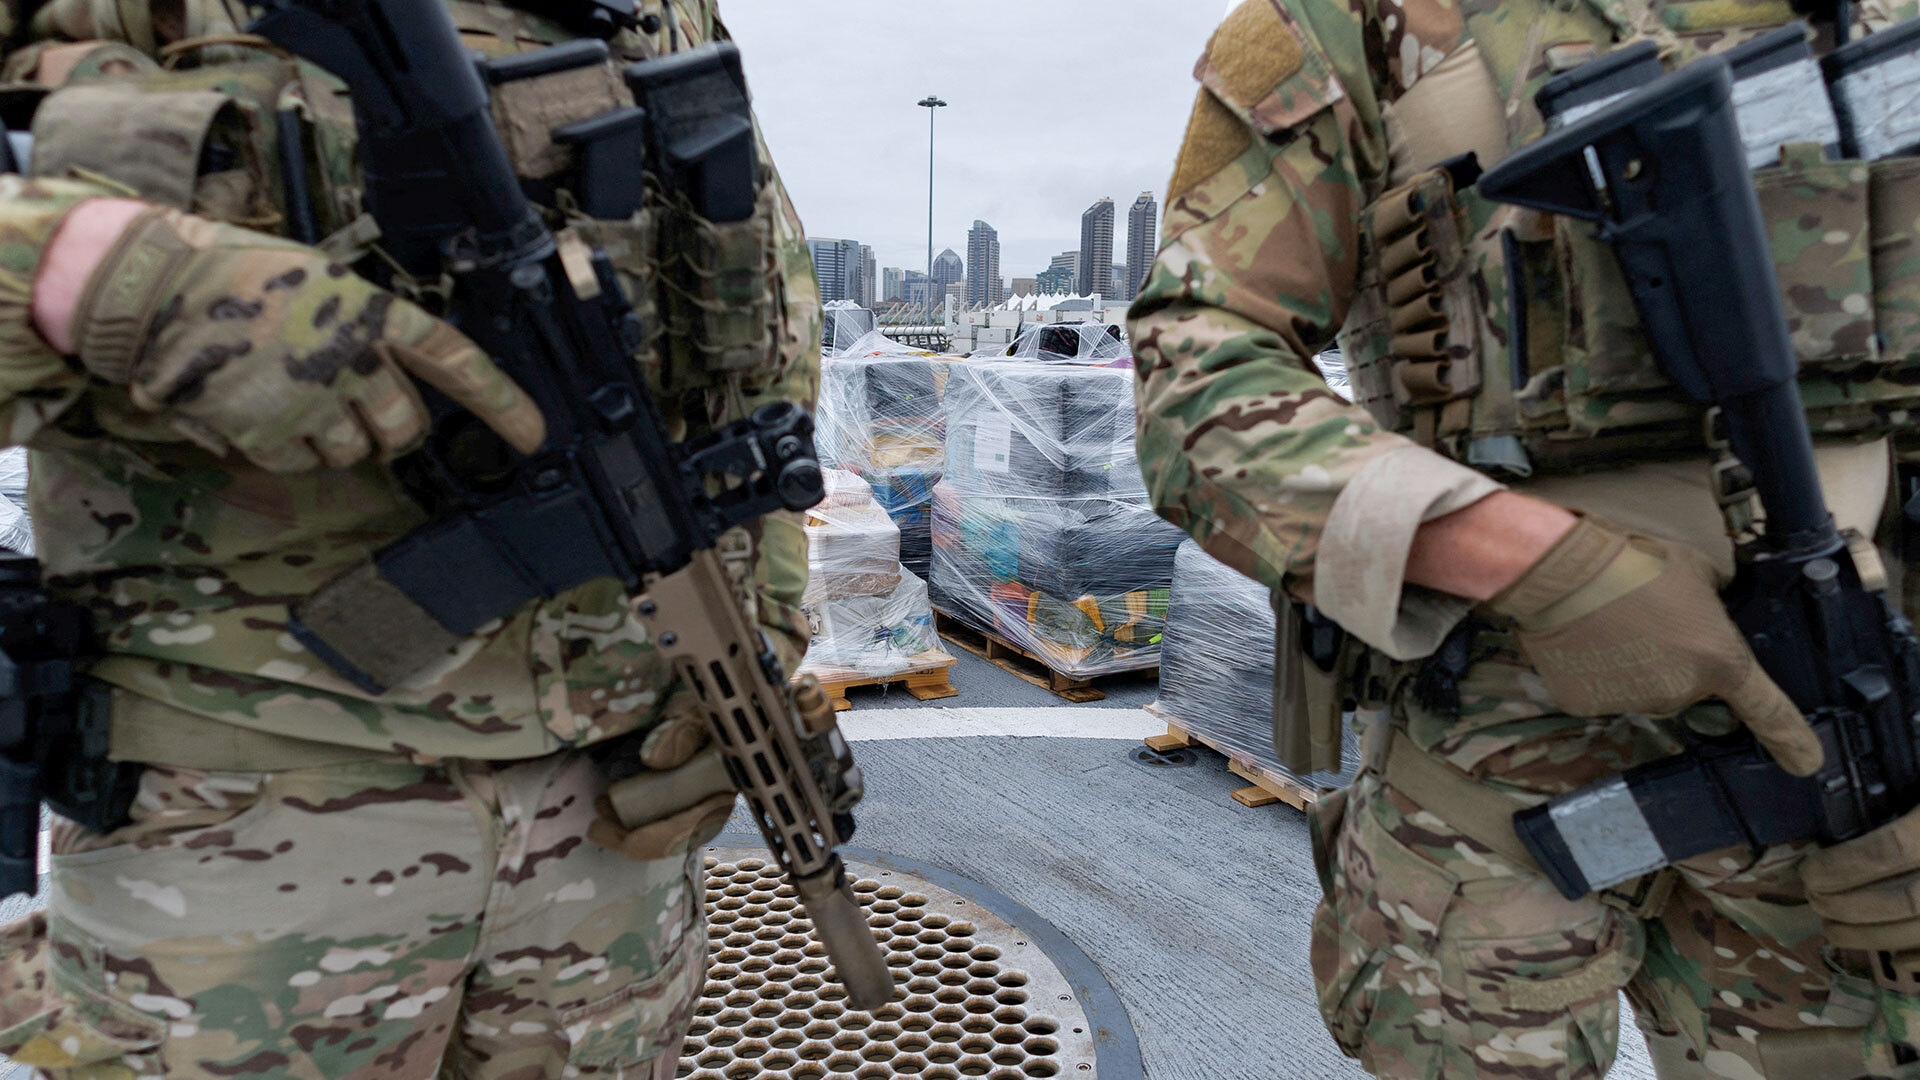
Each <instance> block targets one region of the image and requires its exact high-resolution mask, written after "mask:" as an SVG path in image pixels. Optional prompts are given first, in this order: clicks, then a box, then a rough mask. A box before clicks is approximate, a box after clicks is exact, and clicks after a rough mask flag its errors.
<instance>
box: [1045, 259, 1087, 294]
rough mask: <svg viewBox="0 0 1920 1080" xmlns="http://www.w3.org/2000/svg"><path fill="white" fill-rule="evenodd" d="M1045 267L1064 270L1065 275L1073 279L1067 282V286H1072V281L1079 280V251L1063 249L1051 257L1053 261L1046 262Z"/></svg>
mask: <svg viewBox="0 0 1920 1080" xmlns="http://www.w3.org/2000/svg"><path fill="white" fill-rule="evenodd" d="M1047 269H1049V270H1065V271H1066V272H1067V276H1068V277H1070V278H1072V279H1073V281H1069V282H1068V283H1067V286H1068V288H1072V286H1073V282H1074V281H1079V280H1080V253H1079V252H1078V251H1063V252H1061V253H1060V254H1058V255H1055V256H1054V257H1053V261H1052V262H1050V263H1048V264H1047Z"/></svg>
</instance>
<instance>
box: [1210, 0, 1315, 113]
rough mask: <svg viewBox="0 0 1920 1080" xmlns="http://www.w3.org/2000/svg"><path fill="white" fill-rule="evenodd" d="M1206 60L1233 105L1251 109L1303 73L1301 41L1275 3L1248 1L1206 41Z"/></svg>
mask: <svg viewBox="0 0 1920 1080" xmlns="http://www.w3.org/2000/svg"><path fill="white" fill-rule="evenodd" d="M1207 61H1208V63H1209V64H1211V65H1212V67H1213V70H1214V72H1215V74H1217V75H1218V76H1219V79H1220V86H1221V87H1222V88H1223V89H1224V90H1226V92H1227V95H1228V96H1229V97H1230V98H1231V99H1232V100H1233V102H1234V104H1236V105H1240V106H1242V107H1250V106H1252V105H1254V104H1256V103H1258V102H1259V101H1260V99H1261V98H1264V97H1266V96H1267V95H1268V94H1271V93H1272V92H1273V91H1274V88H1275V87H1277V86H1279V85H1280V82H1281V80H1283V79H1285V78H1286V77H1287V76H1289V75H1291V74H1293V73H1294V72H1296V71H1299V70H1300V65H1301V63H1302V62H1303V56H1302V53H1301V50H1300V40H1299V39H1298V38H1296V37H1294V36H1293V31H1292V30H1291V29H1289V28H1288V26H1287V23H1286V20H1284V19H1282V18H1281V17H1280V12H1278V11H1277V10H1275V9H1274V6H1273V0H1246V2H1245V3H1243V4H1241V5H1240V6H1239V7H1237V8H1234V9H1233V12H1232V13H1231V14H1229V15H1228V16H1227V20H1226V21H1225V22H1223V23H1221V24H1220V28H1219V29H1218V30H1215V31H1214V32H1213V39H1212V40H1211V41H1209V42H1207Z"/></svg>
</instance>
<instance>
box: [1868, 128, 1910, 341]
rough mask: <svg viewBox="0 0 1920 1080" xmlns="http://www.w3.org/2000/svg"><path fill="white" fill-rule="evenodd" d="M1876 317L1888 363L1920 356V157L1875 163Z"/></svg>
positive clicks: (1874, 316)
mask: <svg viewBox="0 0 1920 1080" xmlns="http://www.w3.org/2000/svg"><path fill="white" fill-rule="evenodd" d="M1872 173H1873V177H1872V185H1873V319H1874V323H1875V325H1876V326H1877V327H1878V328H1879V331H1880V350H1881V356H1882V358H1883V359H1885V360H1886V361H1887V362H1888V363H1912V362H1914V361H1915V360H1920V158H1911V157H1903V158H1887V159H1886V160H1883V161H1876V162H1874V163H1873V168H1872Z"/></svg>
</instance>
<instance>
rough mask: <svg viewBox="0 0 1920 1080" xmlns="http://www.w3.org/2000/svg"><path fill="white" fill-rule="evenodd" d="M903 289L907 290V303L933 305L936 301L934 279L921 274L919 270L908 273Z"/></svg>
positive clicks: (905, 297)
mask: <svg viewBox="0 0 1920 1080" xmlns="http://www.w3.org/2000/svg"><path fill="white" fill-rule="evenodd" d="M903 287H904V288H905V290H906V295H905V296H904V297H903V299H905V300H906V301H907V303H909V304H931V303H933V300H934V289H933V279H932V278H929V277H928V276H927V275H925V274H923V273H921V272H920V271H918V270H909V271H907V275H906V281H905V282H904V283H903Z"/></svg>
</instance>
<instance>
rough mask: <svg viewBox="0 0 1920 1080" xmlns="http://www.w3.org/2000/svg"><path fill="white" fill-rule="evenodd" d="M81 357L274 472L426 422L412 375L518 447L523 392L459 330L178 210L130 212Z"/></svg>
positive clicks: (539, 424)
mask: <svg viewBox="0 0 1920 1080" xmlns="http://www.w3.org/2000/svg"><path fill="white" fill-rule="evenodd" d="M73 339H74V342H75V350H76V352H77V354H78V356H79V359H80V362H81V364H82V365H83V366H85V367H86V369H87V370H88V371H89V372H91V373H92V374H94V375H96V376H98V377H99V378H101V379H104V380H106V381H107V382H111V383H116V384H121V385H125V386H127V388H128V392H129V395H130V397H131V398H132V400H133V403H134V404H135V405H137V406H138V407H140V408H142V409H148V410H151V411H154V412H161V411H163V410H164V411H166V412H167V413H168V414H169V415H170V416H172V417H173V419H174V426H175V428H176V429H177V430H179V431H180V432H181V434H183V435H185V436H187V437H189V438H192V439H193V440H194V441H195V442H198V443H200V444H201V445H203V446H205V447H207V448H208V449H209V450H212V451H213V452H215V453H221V454H224V453H226V452H227V451H228V450H229V449H232V450H238V451H239V452H240V453H242V454H244V455H246V457H247V458H249V459H250V460H252V461H253V462H254V463H255V464H256V465H259V466H260V467H261V468H264V469H269V470H272V471H274V472H298V471H301V470H304V469H312V468H315V467H318V466H321V465H327V466H331V467H333V468H343V467H345V466H348V465H352V464H353V463H355V462H357V461H360V460H362V459H363V458H366V457H368V456H369V455H376V454H377V455H378V456H379V457H380V458H382V459H383V460H384V459H391V458H393V457H395V456H397V455H399V454H402V453H405V452H406V451H407V450H409V449H411V448H412V447H413V446H414V445H415V444H416V443H418V442H419V440H420V439H421V438H422V437H423V436H424V435H425V434H426V432H427V428H428V426H429V417H428V414H427V410H426V407H425V405H424V404H423V402H422V401H421V399H420V394H419V392H418V391H417V389H416V388H415V387H414V386H413V384H412V383H411V381H410V380H409V379H408V378H407V376H408V375H411V376H413V377H414V378H417V379H419V380H420V381H421V382H424V383H426V384H427V385H429V386H432V387H434V388H436V389H438V390H439V391H441V392H442V393H444V394H446V395H447V396H448V397H450V398H452V399H453V400H454V401H455V402H457V403H458V404H460V405H461V406H462V407H463V408H466V409H468V410H470V411H471V412H473V414H474V415H476V416H478V417H479V418H480V419H481V420H482V421H484V422H485V423H486V424H487V425H488V426H489V427H492V428H493V429H494V430H495V431H497V432H499V433H500V435H501V436H502V437H503V438H505V439H506V440H507V441H508V442H509V443H511V444H513V445H514V446H515V447H516V448H517V449H519V450H520V451H521V452H523V453H525V452H530V451H532V450H534V449H535V448H537V447H538V446H539V445H540V443H541V442H542V440H543V439H544V438H545V421H544V420H543V419H542V417H541V415H540V411H539V409H538V408H537V407H536V406H535V405H534V403H533V401H532V399H530V398H528V397H527V395H526V394H525V393H524V392H522V391H521V389H520V388H519V387H518V386H515V385H514V383H513V381H512V380H511V379H509V378H508V377H507V376H506V374H505V373H504V372H502V371H501V370H500V369H499V368H498V367H496V366H494V364H493V362H492V361H491V360H489V359H488V358H487V355H486V354H485V353H484V352H482V351H481V350H480V348H479V347H478V346H476V345H475V344H474V343H473V342H471V341H469V340H468V339H467V338H466V337H465V336H463V335H462V334H460V332H459V331H457V330H455V329H454V328H453V327H451V326H449V325H447V324H446V323H444V322H442V321H440V320H439V319H436V318H434V317H433V316H431V315H428V314H427V313H426V312H425V311H423V310H421V309H420V308H419V307H417V306H415V305H414V304H411V303H409V302H407V301H406V300H403V299H400V298H399V297H397V296H394V295H393V294H391V293H388V292H385V291H383V290H381V289H379V288H376V287H375V286H373V285H372V284H370V283H368V282H367V281H366V280H364V279H362V278H360V277H358V276H356V275H355V274H353V273H352V272H350V271H349V270H348V269H347V268H346V267H344V266H341V265H339V264H338V263H333V262H329V261H328V260H327V258H326V257H325V256H324V255H322V254H321V253H320V252H318V251H316V250H314V249H313V248H309V247H305V246H302V245H300V244H295V243H292V242H290V241H285V240H280V239H277V238H275V237H271V236H267V235H265V234H262V233H256V232H252V231H249V230H246V229H241V228H237V227H234V226H231V225H222V224H219V223H217V222H212V221H208V220H206V219H204V218H198V217H193V216H190V215H187V214H182V213H179V212H178V211H173V210H159V209H155V210H151V211H149V212H147V213H144V214H142V215H141V216H139V217H138V218H135V219H134V221H133V223H132V224H130V225H129V226H128V227H127V229H126V231H125V232H124V233H122V234H121V236H120V239H119V240H118V242H117V243H116V244H115V245H114V246H113V248H112V249H111V250H110V251H109V252H108V253H107V255H106V256H105V257H104V258H103V259H102V260H101V262H100V264H99V266H98V268H97V269H95V270H94V272H93V274H92V276H91V277H89V278H88V280H87V283H86V286H85V288H84V289H83V290H82V291H81V294H80V297H79V301H78V304H77V306H76V308H75V310H74V316H73Z"/></svg>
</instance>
